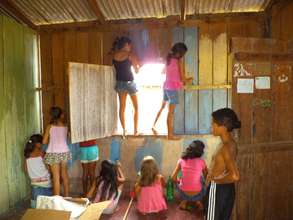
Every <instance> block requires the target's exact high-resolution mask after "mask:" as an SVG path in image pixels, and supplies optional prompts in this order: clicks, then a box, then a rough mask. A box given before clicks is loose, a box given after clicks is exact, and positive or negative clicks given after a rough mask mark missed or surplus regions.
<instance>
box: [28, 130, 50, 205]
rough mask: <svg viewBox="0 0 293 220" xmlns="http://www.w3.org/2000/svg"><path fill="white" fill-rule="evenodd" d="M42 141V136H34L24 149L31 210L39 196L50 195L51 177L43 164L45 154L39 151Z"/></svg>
mask: <svg viewBox="0 0 293 220" xmlns="http://www.w3.org/2000/svg"><path fill="white" fill-rule="evenodd" d="M42 141H43V137H42V135H40V134H34V135H32V136H31V137H30V139H29V140H28V141H27V143H26V145H25V148H24V157H25V163H24V168H25V171H26V172H27V173H28V175H29V177H30V180H31V186H32V198H31V207H32V208H35V207H36V200H37V197H38V196H39V195H43V196H51V195H52V185H51V176H50V173H49V171H48V169H47V167H46V165H45V163H44V155H45V153H44V152H43V151H42V149H41V147H42Z"/></svg>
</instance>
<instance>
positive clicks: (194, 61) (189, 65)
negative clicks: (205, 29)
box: [184, 28, 198, 134]
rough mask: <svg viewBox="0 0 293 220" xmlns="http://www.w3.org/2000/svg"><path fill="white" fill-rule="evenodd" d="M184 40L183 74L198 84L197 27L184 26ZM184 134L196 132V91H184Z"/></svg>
mask: <svg viewBox="0 0 293 220" xmlns="http://www.w3.org/2000/svg"><path fill="white" fill-rule="evenodd" d="M184 42H185V44H186V45H187V47H188V51H187V53H186V54H185V57H184V62H185V74H186V76H187V77H193V84H194V85H197V84H198V29H196V28H185V30H184ZM184 98H185V100H184V102H185V103H184V104H185V113H184V114H185V134H196V133H198V91H197V90H193V91H185V97H184Z"/></svg>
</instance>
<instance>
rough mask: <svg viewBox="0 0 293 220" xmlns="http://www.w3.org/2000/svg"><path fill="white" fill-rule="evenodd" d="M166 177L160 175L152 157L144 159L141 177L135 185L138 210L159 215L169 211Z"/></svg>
mask: <svg viewBox="0 0 293 220" xmlns="http://www.w3.org/2000/svg"><path fill="white" fill-rule="evenodd" d="M165 185H166V184H165V180H164V177H163V176H162V175H161V174H159V169H158V167H157V164H156V161H155V159H154V158H153V157H152V156H146V157H144V158H143V160H142V163H141V168H140V176H139V179H138V182H137V183H136V184H135V194H136V196H137V210H138V211H139V212H140V213H142V214H149V213H158V212H161V211H164V210H166V209H167V205H166V201H165V198H164V193H163V189H164V187H165Z"/></svg>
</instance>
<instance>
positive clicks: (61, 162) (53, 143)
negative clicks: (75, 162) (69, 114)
mask: <svg viewBox="0 0 293 220" xmlns="http://www.w3.org/2000/svg"><path fill="white" fill-rule="evenodd" d="M50 115H51V123H50V124H49V125H48V126H47V128H46V130H45V134H44V139H43V144H48V148H47V150H46V155H45V163H46V164H48V165H49V166H50V171H51V173H52V176H53V194H54V195H60V177H61V178H62V180H63V181H62V182H63V187H64V196H68V194H69V178H68V174H67V161H68V160H70V159H71V153H70V151H69V148H68V145H67V133H68V130H67V126H66V125H65V123H64V114H63V111H62V109H61V108H59V107H52V108H51V109H50Z"/></svg>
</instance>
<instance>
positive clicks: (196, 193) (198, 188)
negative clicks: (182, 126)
mask: <svg viewBox="0 0 293 220" xmlns="http://www.w3.org/2000/svg"><path fill="white" fill-rule="evenodd" d="M204 147H205V146H204V143H203V142H201V141H199V140H195V141H193V142H192V143H191V144H190V145H189V146H188V147H187V148H186V150H185V151H184V152H183V154H182V157H181V159H179V160H178V162H177V166H176V168H175V170H174V172H173V174H172V179H173V181H174V182H176V183H177V182H179V184H178V187H177V188H178V191H179V194H180V197H181V199H182V202H181V203H180V208H181V209H187V203H188V202H194V203H195V204H196V206H198V207H199V209H203V205H202V203H201V199H202V198H203V197H204V195H205V191H206V189H205V184H204V178H205V177H206V175H207V166H206V164H205V161H204V160H203V159H201V156H202V155H203V153H204ZM180 170H181V173H182V177H181V178H180V179H179V180H178V173H179V171H180Z"/></svg>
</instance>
